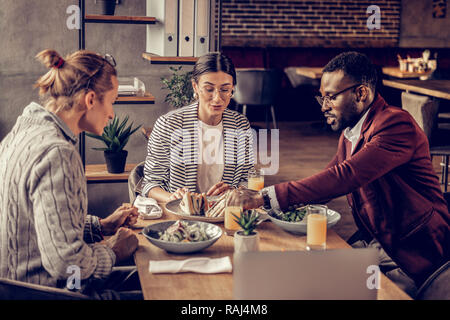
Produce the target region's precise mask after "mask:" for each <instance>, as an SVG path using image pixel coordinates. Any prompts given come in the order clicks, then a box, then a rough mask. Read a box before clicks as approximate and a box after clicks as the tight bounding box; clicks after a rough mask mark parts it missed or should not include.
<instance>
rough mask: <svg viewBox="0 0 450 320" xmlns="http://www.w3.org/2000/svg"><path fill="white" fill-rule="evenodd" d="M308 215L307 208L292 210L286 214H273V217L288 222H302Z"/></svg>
mask: <svg viewBox="0 0 450 320" xmlns="http://www.w3.org/2000/svg"><path fill="white" fill-rule="evenodd" d="M305 215H306V206H303V207H298V208H293V209H290V210H288V211H286V212H280V213H273V214H272V216H273V217H275V218H277V219H279V220H281V221H287V222H300V221H302V220H303V218H304V217H305Z"/></svg>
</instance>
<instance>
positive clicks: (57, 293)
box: [0, 278, 90, 300]
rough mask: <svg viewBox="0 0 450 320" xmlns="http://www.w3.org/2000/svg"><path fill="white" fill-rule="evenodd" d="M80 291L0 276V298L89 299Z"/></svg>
mask: <svg viewBox="0 0 450 320" xmlns="http://www.w3.org/2000/svg"><path fill="white" fill-rule="evenodd" d="M89 299H90V297H89V296H86V295H84V294H81V293H78V292H70V291H68V290H64V289H58V288H52V287H47V286H42V285H38V284H32V283H26V282H22V281H17V280H11V279H5V278H0V300H89Z"/></svg>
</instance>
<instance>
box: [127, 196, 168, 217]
mask: <svg viewBox="0 0 450 320" xmlns="http://www.w3.org/2000/svg"><path fill="white" fill-rule="evenodd" d="M133 205H134V206H135V207H136V208H137V209H138V212H139V217H140V218H141V219H158V218H161V216H162V209H161V207H160V206H159V205H158V202H156V200H155V199H153V198H146V197H142V196H140V195H138V196H137V197H136V200H134V204H133Z"/></svg>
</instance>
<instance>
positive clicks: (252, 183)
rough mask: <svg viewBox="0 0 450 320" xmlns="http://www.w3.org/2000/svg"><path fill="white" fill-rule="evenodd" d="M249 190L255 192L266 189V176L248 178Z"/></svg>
mask: <svg viewBox="0 0 450 320" xmlns="http://www.w3.org/2000/svg"><path fill="white" fill-rule="evenodd" d="M248 188H249V189H250V190H255V191H259V190H261V189H262V188H264V176H259V177H250V178H248Z"/></svg>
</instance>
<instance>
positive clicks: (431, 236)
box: [275, 95, 450, 286]
mask: <svg viewBox="0 0 450 320" xmlns="http://www.w3.org/2000/svg"><path fill="white" fill-rule="evenodd" d="M275 191H276V194H277V198H278V202H279V204H280V206H281V209H286V208H287V207H288V206H290V205H292V204H299V203H303V204H305V203H319V202H324V201H327V200H330V199H333V198H336V197H339V196H342V195H347V198H348V200H349V204H350V206H351V207H352V212H353V216H354V218H355V222H356V224H357V226H358V228H360V229H361V231H362V232H363V233H367V234H369V235H371V236H372V237H373V238H375V239H376V240H377V241H378V242H379V243H380V244H381V245H382V247H383V249H384V250H385V251H386V253H387V254H388V255H389V256H390V257H391V258H392V259H393V260H394V261H395V262H396V263H397V265H398V266H399V267H400V268H402V270H403V271H405V272H406V273H407V274H408V276H409V277H411V278H412V279H413V280H414V281H415V282H416V285H417V286H420V285H421V284H422V283H423V282H424V281H425V280H426V279H427V278H428V276H430V275H431V273H433V272H434V271H435V270H436V269H437V268H438V267H440V266H441V265H442V264H444V263H445V262H446V261H448V260H449V246H450V228H449V222H450V215H449V212H448V208H447V203H446V201H445V200H444V198H443V195H442V191H441V189H440V185H439V180H438V177H437V176H436V174H435V172H434V170H433V168H432V164H431V161H430V152H429V145H428V139H427V137H426V136H425V134H424V132H423V131H422V129H421V128H420V127H419V126H418V125H417V123H416V122H415V121H414V120H413V118H412V117H411V115H410V114H409V113H408V112H406V111H404V110H402V109H400V108H397V107H392V106H389V105H388V104H387V103H386V102H385V101H384V99H383V98H382V97H381V96H380V95H377V97H376V98H375V101H374V102H373V104H372V106H371V107H370V110H369V113H368V115H367V118H366V120H365V121H364V124H363V126H362V130H361V136H360V138H359V140H358V142H357V145H356V147H355V150H354V151H353V153H352V154H351V155H350V156H348V155H347V154H346V148H345V142H344V135H343V134H341V137H340V139H339V146H338V150H337V153H336V156H335V157H334V159H333V160H332V161H331V162H330V164H329V165H328V166H327V168H326V169H325V170H323V171H322V172H320V173H318V174H315V175H313V176H311V177H308V178H306V179H302V180H298V181H292V182H286V183H281V184H278V185H275Z"/></svg>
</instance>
